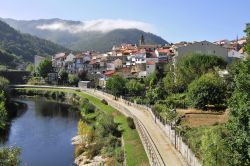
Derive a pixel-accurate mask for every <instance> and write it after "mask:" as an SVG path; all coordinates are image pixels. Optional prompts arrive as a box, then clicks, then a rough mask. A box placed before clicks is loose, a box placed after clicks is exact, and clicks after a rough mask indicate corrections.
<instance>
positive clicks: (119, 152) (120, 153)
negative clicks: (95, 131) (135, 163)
mask: <svg viewBox="0 0 250 166" xmlns="http://www.w3.org/2000/svg"><path fill="white" fill-rule="evenodd" d="M115 158H116V161H117V162H119V163H123V161H124V151H123V149H122V148H117V149H116V151H115Z"/></svg>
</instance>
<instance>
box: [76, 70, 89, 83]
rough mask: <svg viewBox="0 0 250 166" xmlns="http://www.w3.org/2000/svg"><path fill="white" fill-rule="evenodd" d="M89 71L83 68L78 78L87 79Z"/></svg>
mask: <svg viewBox="0 0 250 166" xmlns="http://www.w3.org/2000/svg"><path fill="white" fill-rule="evenodd" d="M87 74H88V71H85V70H82V71H80V72H79V73H78V78H79V80H80V81H84V80H87Z"/></svg>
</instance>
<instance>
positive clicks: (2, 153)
mask: <svg viewBox="0 0 250 166" xmlns="http://www.w3.org/2000/svg"><path fill="white" fill-rule="evenodd" d="M19 156H20V149H19V148H16V147H11V148H5V147H3V148H0V165H1V166H18V165H19V164H20V162H21V160H20V157H19Z"/></svg>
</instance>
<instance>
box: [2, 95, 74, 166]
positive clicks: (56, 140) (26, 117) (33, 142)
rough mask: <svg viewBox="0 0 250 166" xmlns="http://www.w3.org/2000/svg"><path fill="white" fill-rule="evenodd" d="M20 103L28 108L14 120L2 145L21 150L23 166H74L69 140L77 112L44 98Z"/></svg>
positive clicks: (70, 107) (65, 105) (68, 106)
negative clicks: (14, 146) (16, 147)
mask: <svg viewBox="0 0 250 166" xmlns="http://www.w3.org/2000/svg"><path fill="white" fill-rule="evenodd" d="M21 101H22V102H24V103H26V104H27V106H28V107H27V109H26V111H23V112H22V113H21V114H19V116H18V117H17V118H15V119H13V121H12V124H11V126H10V130H9V131H8V132H9V134H6V138H5V140H6V142H5V143H4V144H2V146H3V145H7V146H13V145H16V146H18V147H21V148H22V154H21V158H22V161H23V162H22V165H26V164H27V165H29V166H33V165H35V166H57V165H58V166H70V165H73V160H74V147H73V146H72V145H71V138H72V137H73V136H75V135H76V133H77V122H78V119H79V112H78V111H77V109H76V108H74V107H72V106H70V105H67V104H64V103H57V102H53V101H48V100H45V99H43V98H40V99H38V98H36V99H21ZM1 137H2V135H1Z"/></svg>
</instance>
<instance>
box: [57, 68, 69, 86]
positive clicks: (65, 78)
mask: <svg viewBox="0 0 250 166" xmlns="http://www.w3.org/2000/svg"><path fill="white" fill-rule="evenodd" d="M58 78H59V81H60V83H62V84H65V83H67V82H68V73H67V71H66V70H64V69H62V70H60V72H59V74H58Z"/></svg>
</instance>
